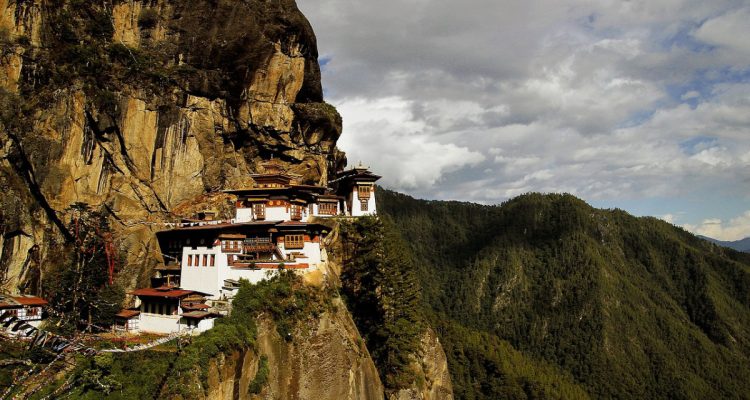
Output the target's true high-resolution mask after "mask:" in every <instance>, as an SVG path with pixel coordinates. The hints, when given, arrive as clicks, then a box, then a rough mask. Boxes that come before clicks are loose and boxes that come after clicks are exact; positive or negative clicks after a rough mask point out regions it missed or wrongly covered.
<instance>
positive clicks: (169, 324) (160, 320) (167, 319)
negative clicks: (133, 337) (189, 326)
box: [138, 312, 180, 333]
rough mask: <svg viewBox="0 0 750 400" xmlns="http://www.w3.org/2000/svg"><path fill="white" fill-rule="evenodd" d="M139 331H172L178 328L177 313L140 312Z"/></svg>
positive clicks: (178, 319) (178, 317) (178, 318)
mask: <svg viewBox="0 0 750 400" xmlns="http://www.w3.org/2000/svg"><path fill="white" fill-rule="evenodd" d="M140 319H141V320H140V321H138V331H139V332H154V333H172V332H177V331H179V330H180V316H179V315H159V314H149V313H144V312H141V315H140Z"/></svg>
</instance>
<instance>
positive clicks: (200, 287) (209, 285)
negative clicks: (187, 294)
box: [180, 245, 227, 296]
mask: <svg viewBox="0 0 750 400" xmlns="http://www.w3.org/2000/svg"><path fill="white" fill-rule="evenodd" d="M204 254H207V255H209V256H210V255H214V257H215V260H214V266H213V267H209V266H204V265H203V255H204ZM190 255H193V256H194V257H193V266H188V256H190ZM196 255H197V256H198V261H199V266H196V265H195V264H196V263H195V256H196ZM208 261H209V262H208V263H209V264H210V260H208ZM181 265H182V267H181V271H182V274H181V275H182V276H181V277H180V287H182V288H183V289H188V290H195V291H199V292H204V293H209V294H211V295H213V296H218V295H219V289H220V288H221V284H218V285H217V282H221V283H223V282H224V280H223V279H221V272H220V271H221V270H222V269H223V268H226V266H227V255H226V254H224V253H222V252H221V246H220V245H219V246H213V247H211V248H209V247H206V246H198V247H196V248H195V249H194V248H192V247H183V248H182V263H181Z"/></svg>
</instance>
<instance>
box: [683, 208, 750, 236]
mask: <svg viewBox="0 0 750 400" xmlns="http://www.w3.org/2000/svg"><path fill="white" fill-rule="evenodd" d="M683 228H685V229H687V230H688V231H690V232H693V233H696V234H698V235H703V236H708V237H710V238H714V239H719V240H727V241H734V240H740V239H744V238H746V237H750V210H748V211H745V213H744V214H742V215H739V216H737V217H735V218H732V219H730V220H729V221H722V220H721V219H718V218H708V219H705V220H704V221H703V222H702V223H700V224H697V225H691V224H685V225H683Z"/></svg>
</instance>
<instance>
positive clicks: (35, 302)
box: [13, 296, 49, 306]
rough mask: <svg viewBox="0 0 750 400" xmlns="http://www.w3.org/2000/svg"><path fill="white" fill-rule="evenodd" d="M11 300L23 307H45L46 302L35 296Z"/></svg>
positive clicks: (18, 297)
mask: <svg viewBox="0 0 750 400" xmlns="http://www.w3.org/2000/svg"><path fill="white" fill-rule="evenodd" d="M13 300H15V301H17V302H18V303H19V304H21V305H23V306H46V305H47V304H49V303H48V302H47V300H44V299H43V298H41V297H37V296H13Z"/></svg>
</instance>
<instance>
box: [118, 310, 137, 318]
mask: <svg viewBox="0 0 750 400" xmlns="http://www.w3.org/2000/svg"><path fill="white" fill-rule="evenodd" d="M139 315H141V312H140V311H138V310H120V312H118V313H117V314H115V317H120V318H125V319H130V318H133V317H137V316H139Z"/></svg>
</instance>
